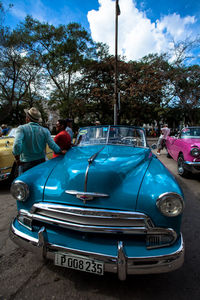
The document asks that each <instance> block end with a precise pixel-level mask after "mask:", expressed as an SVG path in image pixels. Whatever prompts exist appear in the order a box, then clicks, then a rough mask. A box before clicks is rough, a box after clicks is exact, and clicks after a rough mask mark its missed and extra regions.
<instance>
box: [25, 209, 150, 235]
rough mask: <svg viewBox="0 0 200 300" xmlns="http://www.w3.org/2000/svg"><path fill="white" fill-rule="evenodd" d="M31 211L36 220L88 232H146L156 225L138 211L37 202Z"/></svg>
mask: <svg viewBox="0 0 200 300" xmlns="http://www.w3.org/2000/svg"><path fill="white" fill-rule="evenodd" d="M30 213H31V214H32V218H33V219H35V220H41V221H45V220H46V222H48V223H49V222H50V223H52V222H53V223H54V224H59V225H60V226H64V227H67V228H69V229H77V230H80V231H81V230H82V231H88V232H91V231H92V232H103V233H107V232H109V233H110V232H111V231H117V232H123V233H128V234H130V233H137V231H138V233H141V232H143V233H146V231H147V229H148V228H153V227H154V225H153V223H152V222H151V220H150V218H149V217H148V216H146V215H144V214H142V213H137V212H127V211H114V210H104V209H96V208H95V209H91V208H81V207H75V206H66V205H57V204H51V203H36V204H34V205H33V207H32V209H31V212H30Z"/></svg>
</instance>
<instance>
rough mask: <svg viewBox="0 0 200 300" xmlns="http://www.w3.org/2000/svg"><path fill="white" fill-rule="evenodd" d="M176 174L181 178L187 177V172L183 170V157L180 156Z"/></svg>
mask: <svg viewBox="0 0 200 300" xmlns="http://www.w3.org/2000/svg"><path fill="white" fill-rule="evenodd" d="M178 174H179V175H180V176H183V177H187V176H188V174H189V172H188V171H187V170H185V168H184V157H183V154H180V155H179V157H178Z"/></svg>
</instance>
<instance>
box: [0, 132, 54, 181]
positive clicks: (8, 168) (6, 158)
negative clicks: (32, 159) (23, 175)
mask: <svg viewBox="0 0 200 300" xmlns="http://www.w3.org/2000/svg"><path fill="white" fill-rule="evenodd" d="M16 130H17V128H12V129H11V130H10V132H9V134H8V135H7V136H2V137H0V182H1V181H3V180H6V179H8V180H10V181H12V180H13V179H14V178H15V177H16V176H17V174H18V170H17V166H16V163H15V159H14V156H13V154H12V148H13V143H14V139H15V136H16ZM46 153H47V158H48V159H51V158H52V156H53V152H52V150H51V149H50V148H49V147H48V146H47V150H46Z"/></svg>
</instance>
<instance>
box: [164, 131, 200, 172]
mask: <svg viewBox="0 0 200 300" xmlns="http://www.w3.org/2000/svg"><path fill="white" fill-rule="evenodd" d="M166 147H167V152H168V157H172V158H173V159H174V160H176V161H177V167H178V174H179V175H181V176H183V177H187V176H188V174H190V173H193V174H196V173H200V126H196V127H186V128H183V129H182V130H181V132H180V133H179V134H178V135H177V136H168V137H167V141H166Z"/></svg>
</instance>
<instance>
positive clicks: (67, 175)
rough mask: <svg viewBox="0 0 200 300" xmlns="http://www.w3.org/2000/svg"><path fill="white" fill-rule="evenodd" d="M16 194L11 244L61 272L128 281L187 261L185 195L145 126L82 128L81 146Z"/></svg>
mask: <svg viewBox="0 0 200 300" xmlns="http://www.w3.org/2000/svg"><path fill="white" fill-rule="evenodd" d="M11 193H12V195H13V197H14V198H15V199H16V200H17V207H18V214H17V216H16V218H15V219H14V220H13V222H12V224H11V227H10V236H11V239H12V240H13V241H14V242H15V243H17V244H18V245H19V246H21V247H24V248H26V249H28V250H31V251H33V252H35V253H37V254H39V255H40V256H41V257H43V258H47V259H53V260H54V264H55V265H57V266H60V267H67V268H73V269H76V270H81V271H85V272H90V273H93V274H99V275H103V274H104V272H112V273H117V274H118V277H119V279H120V280H125V279H126V275H127V274H147V273H162V272H169V271H173V270H175V269H177V268H179V267H180V266H181V265H182V263H183V261H184V243H183V238H182V234H181V231H180V226H181V218H182V213H183V208H184V200H183V193H182V191H181V189H180V187H179V185H178V183H177V182H176V180H175V178H174V177H173V176H172V175H171V173H170V172H169V171H168V170H167V169H166V168H165V166H164V165H163V164H162V163H161V162H160V161H159V160H158V159H157V157H156V156H155V155H154V154H153V153H152V151H151V149H150V148H149V146H148V145H147V142H146V138H145V133H144V130H143V129H142V128H137V127H132V126H95V127H86V128H82V129H80V130H79V133H78V136H77V146H74V147H72V148H71V149H70V150H69V151H68V152H67V153H66V155H65V156H59V157H57V158H54V159H52V160H49V161H47V162H45V163H43V164H41V165H38V166H36V167H34V168H32V169H30V170H28V171H27V172H25V173H24V174H22V175H21V176H20V177H18V178H17V179H16V180H15V181H14V182H13V183H12V186H11Z"/></svg>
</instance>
